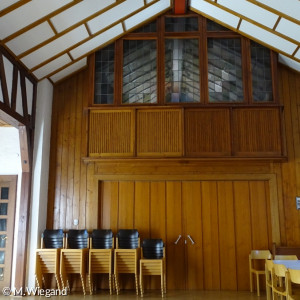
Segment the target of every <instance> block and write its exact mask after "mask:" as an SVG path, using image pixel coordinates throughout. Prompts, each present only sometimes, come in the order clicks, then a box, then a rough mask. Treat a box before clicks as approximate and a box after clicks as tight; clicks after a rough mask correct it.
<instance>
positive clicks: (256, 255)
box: [249, 250, 272, 259]
mask: <svg viewBox="0 0 300 300" xmlns="http://www.w3.org/2000/svg"><path fill="white" fill-rule="evenodd" d="M249 258H251V259H272V254H271V252H270V250H252V251H251V252H250V255H249Z"/></svg>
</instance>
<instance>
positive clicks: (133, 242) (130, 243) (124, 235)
mask: <svg viewBox="0 0 300 300" xmlns="http://www.w3.org/2000/svg"><path fill="white" fill-rule="evenodd" d="M117 241H118V242H117V248H120V249H137V248H139V247H140V245H139V233H138V231H137V230H136V229H120V230H119V231H118V233H117Z"/></svg>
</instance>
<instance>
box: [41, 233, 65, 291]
mask: <svg viewBox="0 0 300 300" xmlns="http://www.w3.org/2000/svg"><path fill="white" fill-rule="evenodd" d="M63 247H64V233H63V231H62V229H57V230H47V229H46V230H45V231H44V232H43V234H42V238H41V249H37V250H36V265H35V278H36V283H37V286H38V287H39V288H45V287H46V275H48V274H54V276H55V279H56V283H57V288H58V289H60V288H61V285H60V280H59V278H60V276H59V265H60V251H61V249H62V248H63Z"/></svg>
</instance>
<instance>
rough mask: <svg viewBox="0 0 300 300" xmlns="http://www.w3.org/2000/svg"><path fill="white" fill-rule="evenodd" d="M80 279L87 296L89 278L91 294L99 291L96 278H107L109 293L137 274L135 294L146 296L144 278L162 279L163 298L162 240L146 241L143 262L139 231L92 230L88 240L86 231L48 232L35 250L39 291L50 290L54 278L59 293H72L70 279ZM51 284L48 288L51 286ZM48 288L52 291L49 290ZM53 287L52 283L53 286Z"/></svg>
mask: <svg viewBox="0 0 300 300" xmlns="http://www.w3.org/2000/svg"><path fill="white" fill-rule="evenodd" d="M74 274H77V275H79V276H80V280H81V285H82V291H83V294H84V295H86V279H87V278H86V275H87V274H88V275H89V276H88V278H89V282H88V283H89V290H90V294H91V295H92V294H93V291H95V290H96V284H95V282H96V281H95V277H96V276H95V275H99V274H108V280H109V291H110V294H112V292H113V289H114V288H115V289H116V293H117V295H119V292H120V284H119V283H120V281H119V279H120V278H119V275H120V274H125V276H126V274H134V276H135V288H136V294H137V295H138V294H139V282H140V291H141V295H142V296H143V294H144V286H143V276H145V275H157V276H161V294H162V297H163V296H164V294H165V293H166V261H165V248H164V243H163V241H162V240H161V239H145V240H144V241H143V245H142V258H141V248H140V238H139V232H138V231H137V230H136V229H120V230H119V231H118V233H117V236H116V244H115V243H114V236H113V233H112V231H111V230H110V229H108V230H104V229H103V230H98V229H96V230H93V231H92V233H91V235H90V236H89V234H88V232H87V230H86V229H83V230H74V229H70V230H69V231H68V232H67V233H66V237H65V234H64V232H63V230H62V229H57V230H45V231H44V232H43V234H42V238H41V248H40V249H37V250H36V269H35V278H36V283H37V287H38V288H41V289H42V288H51V282H50V281H49V282H48V279H50V278H53V277H50V275H54V276H55V279H56V284H57V288H58V289H67V290H68V291H69V292H70V291H71V286H70V283H71V281H70V279H72V277H71V276H73V275H74ZM48 283H49V284H48ZM47 284H48V285H49V287H48V286H47ZM52 284H53V282H52Z"/></svg>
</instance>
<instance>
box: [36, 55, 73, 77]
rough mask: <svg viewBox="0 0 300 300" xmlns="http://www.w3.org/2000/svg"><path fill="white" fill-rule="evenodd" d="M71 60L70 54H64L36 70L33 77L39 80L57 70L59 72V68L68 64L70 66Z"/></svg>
mask: <svg viewBox="0 0 300 300" xmlns="http://www.w3.org/2000/svg"><path fill="white" fill-rule="evenodd" d="M71 61H72V60H71V58H70V56H69V55H68V54H63V55H62V56H60V57H58V58H56V59H54V60H52V61H51V62H50V63H48V64H46V65H44V66H43V67H41V68H39V69H37V70H35V71H34V72H33V75H34V76H36V77H37V79H39V80H40V79H42V78H44V77H45V76H47V75H48V74H51V73H52V72H54V71H55V70H58V69H59V68H61V67H63V66H64V65H66V64H69V63H70V62H71Z"/></svg>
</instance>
